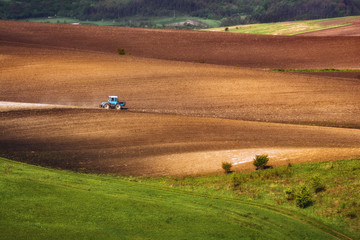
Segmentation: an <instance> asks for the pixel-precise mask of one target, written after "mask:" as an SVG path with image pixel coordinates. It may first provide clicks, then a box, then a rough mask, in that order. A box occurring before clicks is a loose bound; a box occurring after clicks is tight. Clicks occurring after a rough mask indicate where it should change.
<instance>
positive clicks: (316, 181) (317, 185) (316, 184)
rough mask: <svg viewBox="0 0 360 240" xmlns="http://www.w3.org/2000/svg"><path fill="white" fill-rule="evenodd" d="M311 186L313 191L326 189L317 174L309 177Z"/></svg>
mask: <svg viewBox="0 0 360 240" xmlns="http://www.w3.org/2000/svg"><path fill="white" fill-rule="evenodd" d="M311 186H312V188H313V189H314V191H315V193H318V192H322V191H325V190H326V187H325V185H324V183H323V182H322V181H321V179H320V177H319V176H314V177H312V178H311Z"/></svg>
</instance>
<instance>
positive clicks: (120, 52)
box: [117, 48, 125, 55]
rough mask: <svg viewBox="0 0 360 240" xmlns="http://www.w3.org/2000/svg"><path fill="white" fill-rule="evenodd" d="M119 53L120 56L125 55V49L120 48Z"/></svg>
mask: <svg viewBox="0 0 360 240" xmlns="http://www.w3.org/2000/svg"><path fill="white" fill-rule="evenodd" d="M117 51H118V54H119V55H125V49H123V48H118V49H117Z"/></svg>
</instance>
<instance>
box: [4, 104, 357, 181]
mask: <svg viewBox="0 0 360 240" xmlns="http://www.w3.org/2000/svg"><path fill="white" fill-rule="evenodd" d="M0 117H1V119H2V124H1V126H0V132H2V133H3V136H2V138H1V139H0V146H1V147H0V154H1V155H5V156H8V157H11V158H12V159H17V160H22V161H26V162H30V163H33V164H39V165H43V166H52V167H60V168H65V169H75V170H85V169H86V170H87V171H96V172H112V173H121V174H130V175H175V174H176V175H182V174H186V175H187V174H199V173H211V172H216V171H219V170H220V169H221V168H220V166H221V162H222V161H230V162H233V163H234V164H237V163H242V162H244V161H251V160H252V158H253V157H254V156H255V154H265V153H267V154H269V155H270V157H271V164H272V165H279V164H288V163H289V162H292V163H298V162H309V161H321V160H335V159H339V158H340V159H341V158H343V157H351V156H359V155H360V148H359V147H360V130H354V129H336V128H323V127H311V126H294V125H283V124H269V123H256V122H244V121H235V120H223V119H213V118H197V117H186V116H173V115H161V114H146V113H131V112H116V111H109V112H106V111H103V110H90V109H89V110H86V109H85V110H80V109H68V110H66V109H54V110H31V111H10V112H2V113H1V112H0ZM240 165H241V169H243V170H244V169H247V168H249V166H248V165H246V164H245V165H244V164H240ZM240 165H239V166H240Z"/></svg>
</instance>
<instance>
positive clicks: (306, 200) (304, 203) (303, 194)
mask: <svg viewBox="0 0 360 240" xmlns="http://www.w3.org/2000/svg"><path fill="white" fill-rule="evenodd" d="M295 198H296V206H298V207H299V208H306V207H308V206H311V205H312V204H313V202H314V201H313V199H312V195H311V193H310V191H309V189H308V188H307V187H306V186H305V185H302V186H300V190H299V192H297V193H296V195H295Z"/></svg>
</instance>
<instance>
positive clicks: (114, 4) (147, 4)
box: [0, 0, 360, 26]
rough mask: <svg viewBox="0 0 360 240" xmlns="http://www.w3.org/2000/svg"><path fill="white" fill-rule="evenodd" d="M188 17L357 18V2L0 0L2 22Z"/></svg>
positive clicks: (238, 20) (239, 20)
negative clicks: (50, 17)
mask: <svg viewBox="0 0 360 240" xmlns="http://www.w3.org/2000/svg"><path fill="white" fill-rule="evenodd" d="M174 12H175V13H176V14H177V15H188V16H193V17H201V18H208V19H218V20H222V25H224V26H226V25H235V24H243V23H257V22H263V23H265V22H278V21H288V20H305V19H317V18H330V17H341V16H350V15H360V0H52V1H48V0H0V18H1V19H24V18H37V17H48V16H55V15H57V16H62V17H72V18H77V19H80V20H100V19H121V18H125V17H130V16H144V17H154V16H161V17H164V16H172V15H173V13H174Z"/></svg>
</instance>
